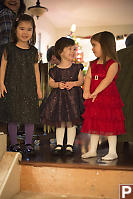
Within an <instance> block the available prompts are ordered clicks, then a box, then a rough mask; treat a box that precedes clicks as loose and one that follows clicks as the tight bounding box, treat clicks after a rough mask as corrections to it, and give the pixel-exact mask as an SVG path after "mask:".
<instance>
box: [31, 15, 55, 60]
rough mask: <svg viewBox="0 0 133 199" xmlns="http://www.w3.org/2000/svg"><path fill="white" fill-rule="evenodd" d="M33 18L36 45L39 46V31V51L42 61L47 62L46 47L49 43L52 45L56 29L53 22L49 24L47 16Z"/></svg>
mask: <svg viewBox="0 0 133 199" xmlns="http://www.w3.org/2000/svg"><path fill="white" fill-rule="evenodd" d="M34 19H35V23H36V35H37V40H36V47H37V48H38V47H39V33H41V49H40V50H41V52H42V53H43V62H47V60H46V52H47V48H48V47H50V46H51V45H54V43H55V41H56V35H57V30H56V28H55V26H54V25H53V24H51V23H50V22H49V21H48V19H47V18H44V17H43V18H41V17H40V18H39V20H37V19H36V18H34Z"/></svg>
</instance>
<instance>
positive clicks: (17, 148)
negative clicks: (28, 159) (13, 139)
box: [9, 144, 22, 152]
mask: <svg viewBox="0 0 133 199" xmlns="http://www.w3.org/2000/svg"><path fill="white" fill-rule="evenodd" d="M9 151H12V152H22V151H21V147H20V145H19V144H12V145H10V146H9Z"/></svg>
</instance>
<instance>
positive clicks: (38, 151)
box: [19, 132, 133, 170]
mask: <svg viewBox="0 0 133 199" xmlns="http://www.w3.org/2000/svg"><path fill="white" fill-rule="evenodd" d="M19 139H23V138H22V136H20V137H19ZM65 139H66V138H65ZM53 141H54V133H50V134H43V133H40V135H38V136H37V135H35V136H34V143H35V145H34V148H35V153H34V154H33V155H29V156H25V155H23V158H22V162H21V164H24V165H35V166H44V165H45V166H54V167H69V168H85V169H88V168H93V169H94V168H96V169H98V168H99V169H113V170H133V143H121V142H118V145H117V152H118V156H119V158H118V159H117V160H113V161H103V160H101V157H102V156H104V155H105V154H107V152H108V143H107V141H104V142H102V144H100V145H99V146H98V150H97V152H98V156H97V157H96V158H88V159H81V151H82V150H83V149H84V148H86V150H87V145H88V142H89V135H83V134H81V133H79V132H78V133H77V136H76V140H75V144H74V154H73V156H65V155H60V156H56V155H54V154H53V153H52V152H51V151H52V149H53V148H54V147H55V143H53Z"/></svg>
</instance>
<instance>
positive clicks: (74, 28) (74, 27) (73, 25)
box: [70, 24, 76, 32]
mask: <svg viewBox="0 0 133 199" xmlns="http://www.w3.org/2000/svg"><path fill="white" fill-rule="evenodd" d="M70 31H71V32H75V31H76V24H72V26H71V29H70Z"/></svg>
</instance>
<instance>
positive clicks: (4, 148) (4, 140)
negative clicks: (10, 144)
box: [0, 132, 7, 160]
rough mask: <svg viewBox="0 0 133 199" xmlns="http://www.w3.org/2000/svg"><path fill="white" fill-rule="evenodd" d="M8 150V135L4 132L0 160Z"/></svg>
mask: <svg viewBox="0 0 133 199" xmlns="http://www.w3.org/2000/svg"><path fill="white" fill-rule="evenodd" d="M6 149H7V135H6V134H4V133H3V132H0V160H1V159H2V156H3V155H4V153H5V152H6Z"/></svg>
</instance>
